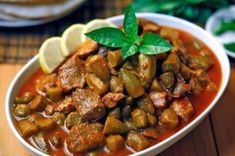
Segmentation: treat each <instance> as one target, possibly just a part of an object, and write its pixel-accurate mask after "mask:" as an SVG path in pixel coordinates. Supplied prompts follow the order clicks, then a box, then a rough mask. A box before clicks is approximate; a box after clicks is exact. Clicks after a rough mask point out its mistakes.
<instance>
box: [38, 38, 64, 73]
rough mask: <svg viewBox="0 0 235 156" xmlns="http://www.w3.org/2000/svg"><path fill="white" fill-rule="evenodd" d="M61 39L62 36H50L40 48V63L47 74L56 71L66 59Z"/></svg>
mask: <svg viewBox="0 0 235 156" xmlns="http://www.w3.org/2000/svg"><path fill="white" fill-rule="evenodd" d="M61 41H62V40H61V38H60V37H52V38H49V39H47V40H46V41H45V42H44V43H43V44H42V46H41V47H40V49H39V63H40V66H41V68H42V70H43V72H44V73H46V74H50V73H51V72H52V71H54V70H55V69H56V68H57V67H58V66H59V65H60V64H61V63H62V62H63V61H64V59H65V57H64V55H63V53H62V48H61Z"/></svg>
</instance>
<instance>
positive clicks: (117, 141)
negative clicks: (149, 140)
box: [106, 135, 125, 152]
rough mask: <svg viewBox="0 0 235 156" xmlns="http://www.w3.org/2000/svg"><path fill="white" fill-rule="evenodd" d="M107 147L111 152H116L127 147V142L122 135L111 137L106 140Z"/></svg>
mask: <svg viewBox="0 0 235 156" xmlns="http://www.w3.org/2000/svg"><path fill="white" fill-rule="evenodd" d="M106 145H107V148H108V149H109V151H111V152H115V151H117V150H119V149H121V148H122V147H124V145H125V141H124V139H123V137H122V136H121V135H109V136H108V137H107V138H106Z"/></svg>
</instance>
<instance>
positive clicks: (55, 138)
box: [50, 136, 61, 147]
mask: <svg viewBox="0 0 235 156" xmlns="http://www.w3.org/2000/svg"><path fill="white" fill-rule="evenodd" d="M50 143H51V144H52V145H53V146H54V147H59V146H60V145H61V138H60V137H58V136H53V137H52V138H51V139H50Z"/></svg>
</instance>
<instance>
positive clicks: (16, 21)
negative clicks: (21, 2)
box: [0, 0, 85, 28]
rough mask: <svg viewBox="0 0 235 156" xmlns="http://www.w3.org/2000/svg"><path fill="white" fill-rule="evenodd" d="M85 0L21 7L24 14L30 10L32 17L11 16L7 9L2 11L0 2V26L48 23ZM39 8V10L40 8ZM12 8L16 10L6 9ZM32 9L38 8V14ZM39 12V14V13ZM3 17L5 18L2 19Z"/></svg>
mask: <svg viewBox="0 0 235 156" xmlns="http://www.w3.org/2000/svg"><path fill="white" fill-rule="evenodd" d="M84 2H85V0H71V1H68V2H67V3H66V4H65V5H66V6H62V5H55V6H50V5H48V6H47V5H45V6H43V7H40V6H35V7H34V8H33V7H32V8H29V7H28V8H21V10H22V11H23V13H25V14H26V15H29V14H28V12H31V14H32V15H34V16H35V18H32V17H30V16H29V17H27V18H23V17H19V16H11V15H10V14H9V15H8V14H7V13H8V12H7V10H6V12H3V11H2V10H1V8H4V6H2V5H1V4H0V19H2V20H0V27H8V28H16V27H30V26H36V25H41V24H45V23H49V22H52V21H55V20H57V19H60V18H63V17H65V16H67V15H69V14H70V13H72V12H73V11H75V10H76V9H77V8H78V7H79V6H81V5H82V4H83V3H84ZM40 9H41V10H40ZM12 10H17V9H13V8H10V9H9V10H8V11H12ZM32 10H38V15H37V12H33V13H32ZM43 12H47V13H48V15H47V16H46V15H44V14H43ZM39 13H40V14H39ZM4 18H6V19H5V20H4ZM30 18H32V19H30Z"/></svg>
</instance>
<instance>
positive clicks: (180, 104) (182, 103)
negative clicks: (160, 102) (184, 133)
mask: <svg viewBox="0 0 235 156" xmlns="http://www.w3.org/2000/svg"><path fill="white" fill-rule="evenodd" d="M171 109H172V110H174V111H175V112H176V114H177V115H178V116H179V117H180V118H181V119H183V121H184V122H188V121H189V120H190V119H191V117H192V115H193V114H194V108H193V105H192V104H191V102H190V101H189V99H188V98H187V97H184V98H182V99H175V100H174V101H173V102H172V104H171Z"/></svg>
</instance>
